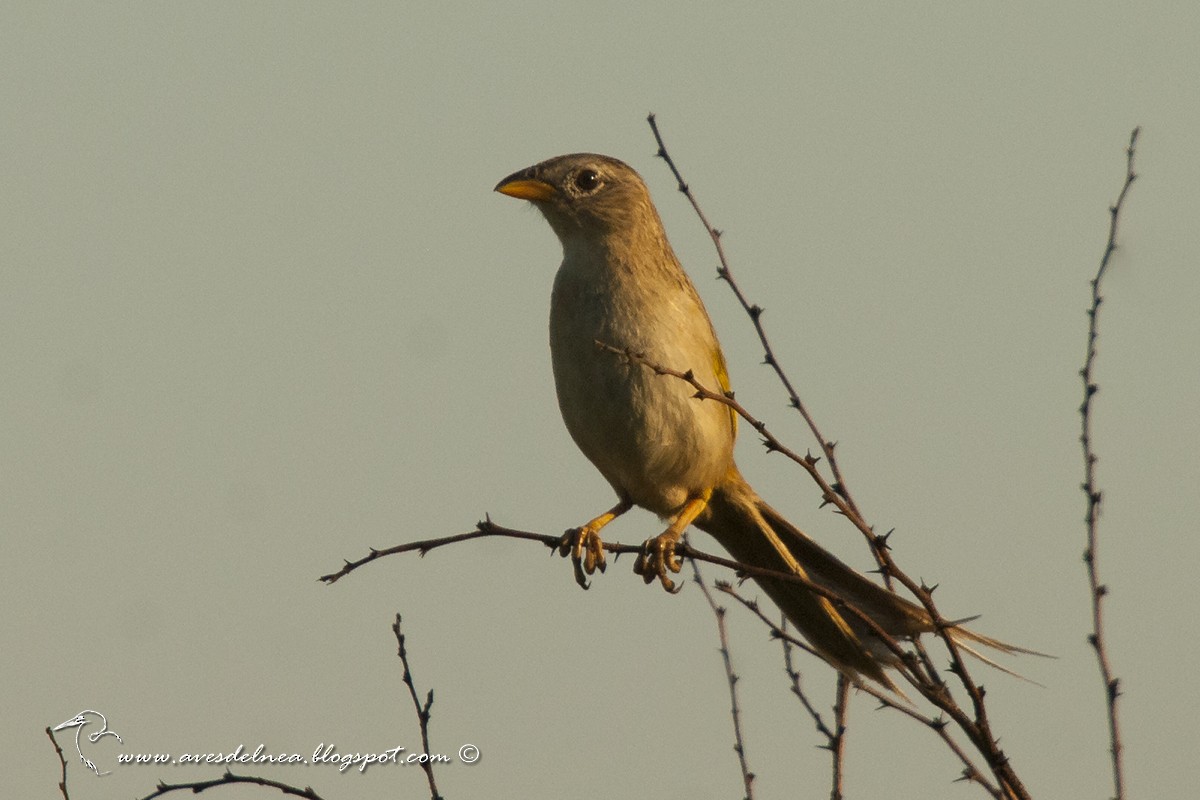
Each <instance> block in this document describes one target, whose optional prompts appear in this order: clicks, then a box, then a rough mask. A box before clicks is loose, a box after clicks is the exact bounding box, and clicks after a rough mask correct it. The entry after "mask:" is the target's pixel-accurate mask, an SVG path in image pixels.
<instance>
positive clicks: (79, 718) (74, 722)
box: [54, 708, 125, 777]
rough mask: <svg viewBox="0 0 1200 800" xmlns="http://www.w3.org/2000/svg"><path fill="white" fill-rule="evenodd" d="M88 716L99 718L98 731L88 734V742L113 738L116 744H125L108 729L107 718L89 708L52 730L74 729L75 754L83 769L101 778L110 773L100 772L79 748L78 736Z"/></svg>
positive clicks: (119, 736)
mask: <svg viewBox="0 0 1200 800" xmlns="http://www.w3.org/2000/svg"><path fill="white" fill-rule="evenodd" d="M88 714H94V715H96V716H97V717H99V718H100V730H98V731H96V732H95V733H90V734H88V741H89V742H91V743H93V744H95V743H96V742H98V741H99V740H100V739H101V738H102V737H105V736H115V737H116V738H117V741H118V742H121V743H122V744H124V743H125V740H124V739H122V738H121V735H120V734H119V733H117V732H116V731H110V730H109V729H108V718H107V717H105V716H104V715H103V714H101V713H100V712H99V711H92V710H91V709H90V708H89V709H86V710H84V711H80V712H79V713H78V714H76V715H75V716H73V717H71V718H70V719H69V720H67V721H66V722H63V723H62V724H60V725H58V726H56V727H55V728H54V730H55V731H56V732H57V731H64V730H66V729H67V728H74V729H75V752H76V753H78V754H79V760H80V761H82V762H83V765H84V766H85V767H87V768H88V769H90V770H91V771H92V772H94V773H96V774H97V775H99V776H101V777H103V776H105V775H108V774H110V772H101V771H100V768H99V767H97V766H96V765H95V763H94V762H92V761H91V760H90V759H88V758H87V757H85V756H84V755H83V750H82V749H81V748H80V746H79V734H80V733H82V732H83V726H84V725H87V724H88V722H89V720H88V717H87V715H88Z"/></svg>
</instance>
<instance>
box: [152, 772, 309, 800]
mask: <svg viewBox="0 0 1200 800" xmlns="http://www.w3.org/2000/svg"><path fill="white" fill-rule="evenodd" d="M236 783H252V784H255V785H257V786H266V787H269V788H272V789H278V790H279V791H280V792H282V793H283V794H290V795H292V796H293V797H305V798H308V800H322V798H321V795H319V794H317V793H316V792H314V791H313V790H312V788H311V787H308V786H306V787H304V788H303V789H297V788H296V787H295V786H289V785H288V784H286V783H280V782H279V781H273V780H270V779H269V778H259V777H257V776H255V775H234V774H233V773H232V772H229V771H228V770H227V771H226V772H225V774H224V775H222V776H221V777H219V778H213V779H212V780H207V781H190V782H188V783H163V782H161V781H160V782H159V784H158V786H157V787H156V789H155V790H154V791H153V792H151V793H150V794H148V795H146V796H145V797H144V798H142V800H153V798H155V797H162V796H163V795H166V794H170V793H171V792H191V793H192V794H200V793H201V792H204V791H207V790H209V789H212V788H214V787H216V786H230V785H233V784H236Z"/></svg>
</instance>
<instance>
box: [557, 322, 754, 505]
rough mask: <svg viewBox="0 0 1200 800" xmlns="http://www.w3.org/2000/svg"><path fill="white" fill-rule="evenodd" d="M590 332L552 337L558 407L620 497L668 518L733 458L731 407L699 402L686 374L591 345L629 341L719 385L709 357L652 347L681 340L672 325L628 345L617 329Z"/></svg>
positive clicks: (699, 351)
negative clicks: (664, 333)
mask: <svg viewBox="0 0 1200 800" xmlns="http://www.w3.org/2000/svg"><path fill="white" fill-rule="evenodd" d="M577 322H578V320H577ZM593 329H594V330H596V334H595V335H589V336H587V337H578V338H569V337H567V338H564V337H558V340H557V341H552V342H551V355H552V361H553V365H554V379H555V386H556V389H557V392H558V402H559V409H560V410H561V411H562V416H563V421H564V422H565V423H566V426H567V430H568V431H569V432H570V434H571V437H572V438H573V439H574V440H575V443H576V444H577V445H578V446H579V449H580V450H582V451H583V453H584V455H586V456H587V457H588V459H589V460H590V461H591V462H592V463H593V464H594V465H595V466H596V468H597V469H598V470H599V471H600V472H601V474H603V475H604V477H605V478H606V479H607V480H608V482H609V483H610V484H612V486H613V488H614V489H615V490H616V491H617V493H618V494H619V495H621V496H622V497H623V498H627V499H629V500H632V501H633V502H634V503H636V504H637V505H639V506H642V507H643V508H647V509H649V510H651V511H653V512H655V513H657V514H659V515H661V516H671V515H672V514H674V513H675V512H676V511H678V510H679V508H680V507H681V506H682V505H683V504H684V503H685V502H686V501H687V500H688V499H689V498H690V497H696V496H704V497H707V494H708V491H709V490H711V489H712V487H713V486H714V485H716V483H717V481H719V480H720V479H721V477H722V476H723V475H724V474H725V472H726V470H727V469H728V468H729V466H730V464H731V463H732V458H733V430H732V425H731V422H730V417H729V412H728V409H727V408H726V407H725V406H723V405H722V404H720V403H717V402H716V401H712V400H699V399H697V398H696V397H694V394H695V390H694V389H693V388H692V387H691V386H690V385H688V384H687V383H686V382H684V381H682V380H680V379H679V378H676V377H673V376H669V375H656V374H655V373H654V371H653V370H651V369H649V368H648V367H646V366H645V365H644V364H640V363H636V362H633V363H631V362H630V361H628V360H627V359H626V358H625V357H624V356H622V355H618V354H616V353H612V352H610V351H607V350H602V349H600V348H598V347H597V346H596V345H595V343H594V342H595V340H597V339H599V340H601V341H605V342H606V343H609V344H612V345H613V346H615V347H620V348H625V347H629V348H630V349H632V350H634V351H635V352H641V353H644V354H645V356H646V358H647V359H649V360H651V361H653V362H654V363H657V364H660V365H661V366H665V367H670V368H672V369H677V370H681V371H683V370H688V369H691V370H693V371H694V372H695V374H696V375H697V376H698V377H699V378H700V380H701V381H702V382H704V383H706V384H709V385H710V387H711V388H712V389H714V390H718V388H719V387H718V386H717V385H716V379H715V376H713V375H712V355H711V354H709V353H703V348H701V347H698V346H694V345H692V344H690V343H685V344H684V345H683V346H679V342H678V341H674V344H675V346H674V347H671V346H661V345H660V346H658V347H655V346H653V345H652V344H651V345H648V346H647V343H648V342H654V341H668V342H670V341H672V337H673V338H674V339H675V340H677V339H678V336H677V334H675V333H674V332H673V333H672V334H671V337H657V336H654V335H653V333H654V332H653V331H645V330H643V331H641V333H643V334H649V335H645V336H642V337H639V341H637V342H631V341H624V340H623V339H622V336H621V332H619V331H615V330H613V329H612V326H609V325H604V324H598V325H596V326H594V328H593ZM606 337H607V338H606ZM706 375H707V376H709V379H707V380H706V378H705V376H706Z"/></svg>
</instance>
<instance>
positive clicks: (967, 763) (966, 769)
mask: <svg viewBox="0 0 1200 800" xmlns="http://www.w3.org/2000/svg"><path fill="white" fill-rule="evenodd" d="M717 589H718V590H719V591H722V592H724V593H725V594H727V595H729V596H730V597H732V598H733V599H734V600H736V601H737V602H738V603H740V604H741V605H742V606H744V607H745V608H746V609H747V610H748V611H750V613H752V614H754V615H755V616H756V617H758V618H759V619H760V620H761V621H762V622H763V624H764V625H766V626H767V628H768V629H770V631H771V635H772V636H774V637H776V638H777V639H779V640H780V641H781V642H783V643H784V648H785V654H786V653H787V649H786V648H788V647H799V648H801V649H804V650H809V647H808V645H807V644H805V643H804V642H803V641H801V640H799V639H797V638H795V637H794V636H792V635H791V634H790V633H788V632H787V631H786V630H785V629H784V628H782V627H780V626H779V625H776V624H775V622H774V620H772V619H771V618H769V617H768V616H767V615H766V614H764V613H763V611H762V609H760V608H759V606H758V603H757V602H755V601H753V600H747V599H746V598H744V597H742V596H741V595H740V594H739V593H738V592H737V590H736V589H735V588H734V587H733V586H732V584H729V583H726V582H718V583H717ZM810 652H811V651H810ZM784 663H785V665H786V667H787V669H788V677H789V678H791V679H792V682H793V683H792V692H793V693H794V694H796V695H797V697H799V698H800V701H801V703H802V704H803V705H804V707H805V709H806V710H807V711H808V713H809V715H810V716H812V718H813V720H814V722H815V723H816V725H817V730H818V731H820V732H821V734H822V735H824V736H825V737H826V739H830V740H831V739H833V737H835V736H839V735H842V736H843V738H844V732H842V731H841V726H842V724H843V723H842V721H840V720H839V721H838V722H837V725H838V731H839V732H838V733H837V734H835V733H834V732H833V731H832V730H830V728H829V727H828V726H827V725H826V724H825V722H824V719H823V718H822V717H821V715H820V713H819V712H818V711H816V709H815V708H814V707H813V706H812V703H811V702H810V701H809V700H808V698H807V697H806V696H805V694H804V693H803V691H801V690H800V686H799V675H798V674H795V673H794V671H793V670H792V669H791V661H790V655H785V662H784ZM857 688H858V689H861V690H862V691H864V692H866V693H867V694H869V695H871V696H872V697H874V698H875V699H876V700H878V701H879V703H880V705H881V706H883V707H886V708H890V709H893V710H895V711H899V712H900V713H901V714H904V715H906V716H909V717H912V718H913V719H914V720H916V721H917V722H920V723H921V724H922V725H924V726H926V727H927V728H929V729H930V730H932V731H933V732H934V733H936V734H937V735H938V737H939V738H940V739H941V740H942V741H943V742H944V743H945V744H946V746H947V747H948V748H949V749H950V751H951V752H952V753H954V755H955V756H957V758H958V760H959V761H961V762H962V764H963V770H962V775H961V776H960V778H959V780H968V781H972V782H974V783H978V784H979V785H980V786H982V787H983V788H984V789H985V790H986V791H987V792H988V794H990V795H992V797H994V798H996V800H1002V798H1003V797H1004V795H1003V794H1002V793H1001V792H1000V790H999V789H998V788H997V787H996V786H995V784H993V783H991V782H990V781H988V780H987V778H986V776H984V774H983V773H982V772H980V771H979V768H978V767H976V766H975V765H974V763H972V761H971V759H970V757H969V756H968V755H967V754H966V751H964V750H963V749H962V746H961V745H959V743H958V742H956V741H955V740H954V738H953V737H952V736H950V733H949V731H948V730H947V728H948V727H949V726H948V725H947V723H946V721H945V720H944V719H941V718H936V719H935V718H930V717H927V716H926V715H924V714H922V713H920V712H919V711H917V710H916V709H915V708H913V707H912V706H911V705H908V704H907V703H904V702H902V701H900V700H898V699H896V698H894V697H892V696H890V695H888V694H885V693H883V692H882V691H880V690H879V689H877V688H875V687H874V686H872V685H869V684H859V685H858V686H857ZM835 712H836V708H835ZM836 788H837V783H836V782H835V789H836Z"/></svg>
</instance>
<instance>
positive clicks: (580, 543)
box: [558, 500, 633, 589]
mask: <svg viewBox="0 0 1200 800" xmlns="http://www.w3.org/2000/svg"><path fill="white" fill-rule="evenodd" d="M631 508H633V503H631V502H629V501H628V500H622V501H621V502H619V503H617V504H616V505H615V506H613V507H612V508H610V509H609V510H608V511H605V512H604V513H603V514H601V515H600V516H598V517H596V518H595V519H593V520H591V521H590V522H588V523H586V524H584V525H581V526H580V527H578V528H571V529H570V530H568V531H567V532H566V533H564V534H563V537H562V539H561V540H560V541H559V543H558V553H559V555H561V556H562V557H563V558H566V557H567V556H570V557H571V563H572V564H573V565H574V566H575V582H576V583H578V584H579V585H580V586H582V587H583V588H584V589H586V588H588V581H587V576H588V575H591V574H592V573H594V572H595V571H596V570H597V569H599V570H600V571H601V572H604V569H605V567H606V566H607V564H606V563H605V561H604V542H603V540H601V538H600V529H601V528H603V527H604V526H605V525H607V524H608V523H610V522H612V521H613V520H614V519H616V518H617V517H619V516H621V515H622V514H624V513H625V512H626V511H628V510H629V509H631Z"/></svg>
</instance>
